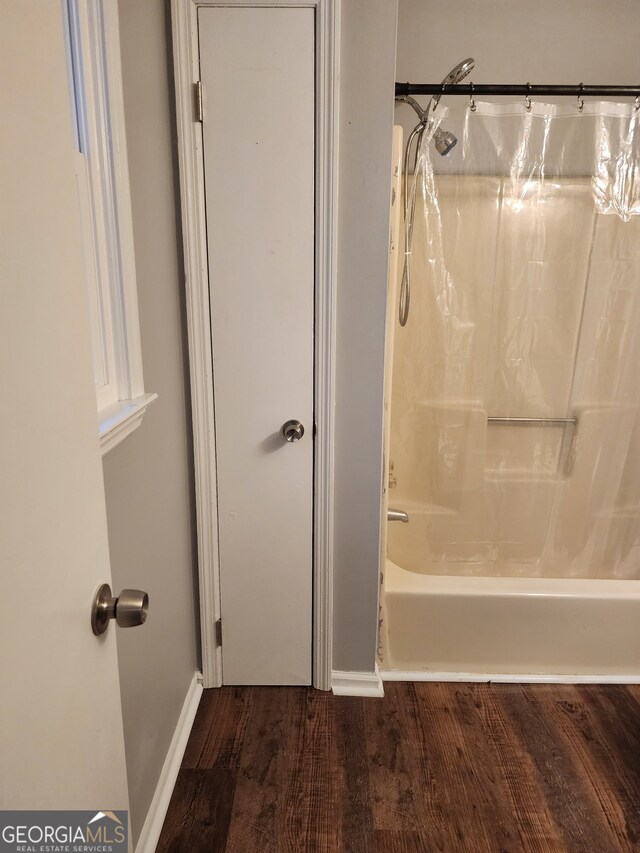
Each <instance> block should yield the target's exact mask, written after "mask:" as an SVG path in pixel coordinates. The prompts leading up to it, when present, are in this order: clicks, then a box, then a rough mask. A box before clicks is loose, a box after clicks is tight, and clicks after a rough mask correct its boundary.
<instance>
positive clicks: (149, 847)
mask: <svg viewBox="0 0 640 853" xmlns="http://www.w3.org/2000/svg"><path fill="white" fill-rule="evenodd" d="M201 678H202V676H201V675H200V673H199V672H195V673H194V674H193V678H192V680H191V684H190V685H189V689H188V690H187V695H186V696H185V700H184V704H183V706H182V711H181V712H180V717H179V718H178V723H177V725H176V730H175V732H174V733H173V737H172V738H171V743H170V744H169V750H168V752H167V757H166V758H165V760H164V764H163V765H162V770H161V772H160V778H159V779H158V784H157V786H156V792H155V794H154V795H153V799H152V800H151V805H150V806H149V811H148V812H147V817H146V820H145V822H144V826H143V827H142V832H141V833H140V838H139V839H138V843H137V844H136V853H155V849H156V846H157V844H158V839H159V838H160V833H161V832H162V825H163V823H164V819H165V817H166V815H167V809H168V808H169V801H170V800H171V795H172V793H173V789H174V787H175V784H176V779H177V778H178V771H179V770H180V765H181V763H182V758H183V756H184V751H185V749H186V748H187V741H188V740H189V735H190V734H191V727H192V726H193V721H194V720H195V717H196V711H197V710H198V705H199V704H200V699H201V697H202V684H201V682H200V679H201Z"/></svg>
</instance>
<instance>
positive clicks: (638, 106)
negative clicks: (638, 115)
mask: <svg viewBox="0 0 640 853" xmlns="http://www.w3.org/2000/svg"><path fill="white" fill-rule="evenodd" d="M634 110H635V111H636V112H638V110H640V95H638V97H637V98H636V104H635V106H634Z"/></svg>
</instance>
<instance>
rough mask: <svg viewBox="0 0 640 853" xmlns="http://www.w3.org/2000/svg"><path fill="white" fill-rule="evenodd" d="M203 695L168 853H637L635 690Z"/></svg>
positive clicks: (404, 688) (639, 806) (416, 687)
mask: <svg viewBox="0 0 640 853" xmlns="http://www.w3.org/2000/svg"><path fill="white" fill-rule="evenodd" d="M385 694H386V695H385V697H384V699H353V698H337V697H334V696H332V695H330V694H327V693H321V692H318V691H314V690H312V689H305V688H285V687H281V688H270V687H249V688H248V687H244V688H232V687H225V688H222V689H221V690H208V691H205V694H204V697H203V699H202V703H201V706H200V709H199V711H198V716H197V719H196V722H195V725H194V728H193V731H192V734H191V738H190V741H189V746H188V748H187V751H186V754H185V758H184V761H183V765H182V769H181V771H180V774H179V776H178V782H177V785H176V788H175V791H174V795H173V798H172V800H171V805H170V806H169V811H168V814H167V818H166V820H165V824H164V829H163V832H162V836H161V839H160V843H159V845H158V848H157V849H158V851H172V853H175V851H179V853H181V851H189V853H199V851H222V850H227V851H238V853H254V852H255V853H262V851H300V853H305V851H334V850H337V851H381V853H382V851H394V853H409V851H445V853H457V851H465V853H467V851H468V853H484V851H487V852H488V853H502V851H504V852H505V853H506V851H509V853H513V851H536V853H542V851H554V853H555V852H556V851H568V853H580V851H584V853H607V851H618V850H640V687H623V686H606V687H603V686H595V685H593V686H592V685H589V686H571V685H505V684H483V685H472V684H425V683H422V684H400V683H393V682H387V683H386V685H385Z"/></svg>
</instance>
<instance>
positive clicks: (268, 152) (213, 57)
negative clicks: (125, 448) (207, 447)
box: [198, 7, 315, 684]
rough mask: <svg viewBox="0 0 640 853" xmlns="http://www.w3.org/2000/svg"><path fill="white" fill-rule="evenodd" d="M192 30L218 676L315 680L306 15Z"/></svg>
mask: <svg viewBox="0 0 640 853" xmlns="http://www.w3.org/2000/svg"><path fill="white" fill-rule="evenodd" d="M198 22H199V43H200V71H201V77H202V84H203V92H204V157H205V191H206V209H207V231H208V253H209V282H210V291H211V326H212V338H213V374H214V399H215V423H216V453H217V478H218V480H217V482H218V519H219V543H220V546H219V547H220V583H221V612H222V666H223V681H224V683H225V684H310V683H311V651H312V650H311V605H312V602H311V591H312V512H313V497H312V496H313V309H314V301H313V300H314V112H315V107H314V11H313V10H312V9H308V8H307V9H305V8H265V7H262V8H228V7H227V8H215V7H214V8H202V7H201V8H200V9H199V13H198ZM289 420H296V421H299V422H300V423H301V424H302V426H303V428H304V435H303V436H302V438H301V439H300V440H299V441H292V442H289V441H287V440H285V438H284V436H283V434H282V427H283V424H284V423H285V422H287V421H289ZM292 437H293V438H296V437H297V435H296V434H293V435H292Z"/></svg>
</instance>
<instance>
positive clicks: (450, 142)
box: [433, 128, 458, 157]
mask: <svg viewBox="0 0 640 853" xmlns="http://www.w3.org/2000/svg"><path fill="white" fill-rule="evenodd" d="M433 140H434V142H435V145H436V151H437V152H438V154H441V155H442V156H443V157H446V156H447V154H448V153H449V151H451V149H452V148H453V147H454V145H456V144H457V142H458V139H457V137H455V136H454V135H453V133H451V131H449V130H440V128H438V130H436V132H435V133H434V135H433Z"/></svg>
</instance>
